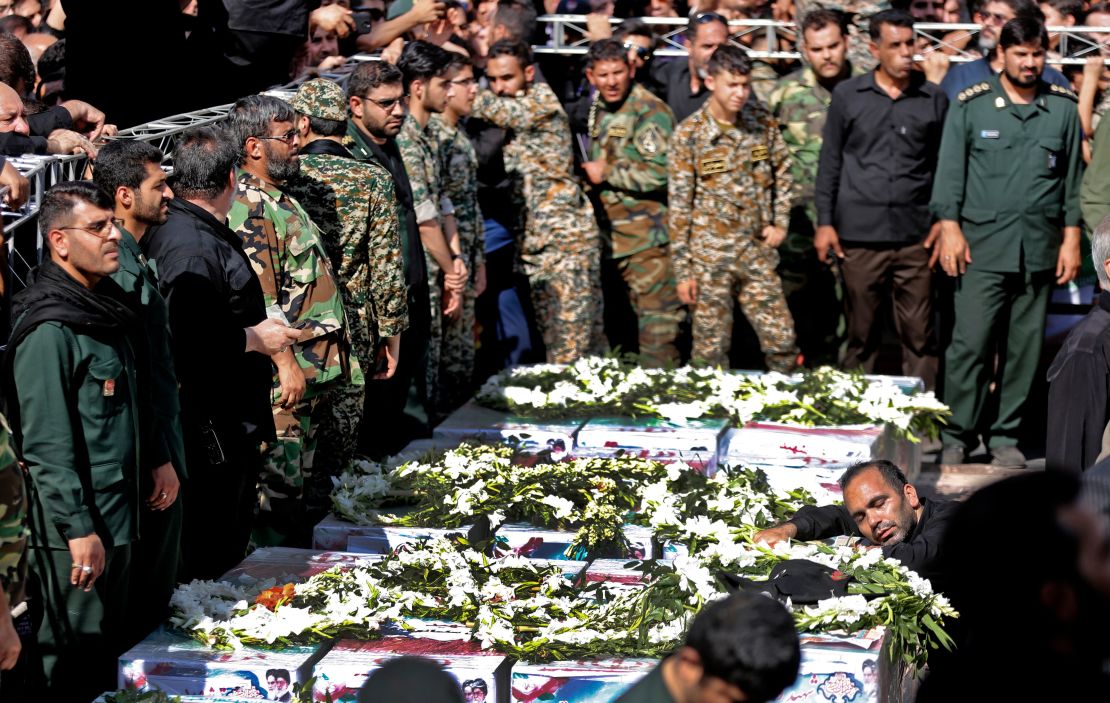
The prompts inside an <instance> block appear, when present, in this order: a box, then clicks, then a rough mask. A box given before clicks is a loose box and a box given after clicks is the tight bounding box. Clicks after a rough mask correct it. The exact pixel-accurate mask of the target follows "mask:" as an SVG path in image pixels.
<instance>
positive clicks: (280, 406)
mask: <svg viewBox="0 0 1110 703" xmlns="http://www.w3.org/2000/svg"><path fill="white" fill-rule="evenodd" d="M296 116H297V113H296V112H295V111H294V110H293V107H292V106H290V105H289V103H287V102H285V101H284V100H279V99H277V98H273V97H269V96H264V95H254V96H250V97H246V98H243V99H241V100H239V101H238V102H237V103H235V106H234V107H233V108H232V109H231V113H230V114H229V116H228V125H229V129H230V131H231V134H232V137H233V138H234V140H235V143H236V144H237V145H238V146H239V147H240V148H241V149H242V156H241V157H240V164H239V173H238V176H237V179H236V180H237V183H238V191H237V193H236V197H235V202H234V203H233V204H232V206H231V209H230V210H229V211H228V214H227V224H228V227H230V228H231V229H233V230H235V232H236V233H237V234H238V235H239V237H240V238H241V239H242V240H243V251H245V252H246V254H247V258H249V259H250V262H251V267H252V268H253V269H254V273H255V275H256V276H258V280H259V282H261V284H262V293H263V295H264V297H265V300H266V305H267V310H266V314H267V316H269V317H272V318H275V319H279V320H282V321H285V322H288V323H289V325H290V326H291V327H293V328H295V329H299V330H300V332H301V334H300V338H299V339H298V340H297V341H296V342H294V343H293V344H292V345H291V346H289V347H287V348H285V349H283V350H281V351H279V352H278V353H277V354H274V355H272V356H271V357H270V358H271V359H272V360H273V363H274V366H275V368H276V373H275V374H274V385H273V394H272V397H271V401H272V403H273V412H274V426H275V430H276V431H277V441H276V442H274V443H272V444H270V445H269V446H268V447H267V448H266V449H265V450H264V453H265V459H264V464H263V467H262V476H261V477H260V479H259V513H258V517H257V519H256V520H255V529H254V542H255V544H258V545H259V546H267V545H284V546H293V547H301V546H304V547H307V546H308V543H309V541H310V538H311V533H312V523H311V519H310V517H311V513H310V512H309V510H308V508H309V507H311V506H309V505H308V504H306V502H305V489H306V486H309V487H310V486H312V485H313V483H312V482H313V471H314V464H313V454H314V452H315V448H316V444H317V432H318V431H319V428H320V426H321V424H323V423H325V422H334V420H332V419H331V415H332V414H333V413H334V412H336V411H337V408H339V407H340V406H341V405H342V398H343V397H344V396H345V394H346V393H347V389H346V388H345V387H344V386H345V385H347V384H352V385H362V384H363V383H364V380H363V376H362V370H361V367H360V366H359V363H358V360H357V357H356V356H355V355H353V354H352V353H351V338H350V336H349V334H348V330H347V320H346V316H345V314H344V311H343V300H342V297H341V296H340V292H339V285H338V283H337V282H336V278H335V275H334V273H333V272H332V268H331V261H330V259H329V258H328V254H327V250H326V249H325V248H324V243H323V241H322V239H321V237H320V230H319V228H317V226H316V225H315V224H314V223H313V222H312V220H311V219H310V218H309V216H308V214H307V213H306V212H305V211H304V208H303V207H301V204H300V203H299V202H297V200H296V199H294V198H293V197H291V196H290V195H289V193H288V188H289V185H288V183H289V181H291V180H292V179H293V178H294V177H295V176H297V175H298V173H300V161H299V158H298V151H299V149H300V133H299V132H298V131H297V127H296V125H295V122H296Z"/></svg>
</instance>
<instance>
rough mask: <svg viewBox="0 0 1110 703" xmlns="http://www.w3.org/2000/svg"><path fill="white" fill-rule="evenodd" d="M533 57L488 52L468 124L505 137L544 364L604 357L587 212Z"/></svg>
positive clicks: (560, 116) (511, 47) (513, 51)
mask: <svg viewBox="0 0 1110 703" xmlns="http://www.w3.org/2000/svg"><path fill="white" fill-rule="evenodd" d="M534 74H535V68H534V67H533V65H532V50H531V49H530V48H529V47H528V45H527V44H525V43H523V42H519V41H508V40H502V41H499V42H497V43H495V44H494V45H493V46H491V47H490V50H489V56H488V59H487V63H486V75H487V76H488V78H489V81H490V87H491V88H492V90H493V92H490V91H488V90H482V91H479V92H478V97H477V99H476V100H475V101H474V109H473V111H472V113H471V115H472V116H473V117H477V118H480V119H484V120H486V121H487V122H490V123H492V124H495V125H497V126H498V127H501V128H502V129H508V130H512V134H511V136H510V138H509V141H508V143H507V144H506V145H505V166H506V169H507V170H508V171H509V172H510V174H511V175H512V176H513V177H514V178H515V179H517V183H518V184H519V185H520V186H521V187H522V189H523V198H524V202H525V210H526V212H525V217H526V222H525V226H524V228H525V232H524V241H523V242H522V243H521V248H520V259H521V262H522V264H523V268H524V274H525V275H526V276H528V282H529V284H530V285H531V287H532V304H533V306H534V307H535V310H536V324H537V326H538V327H539V329H540V333H541V334H542V335H543V341H544V344H545V345H546V346H547V360H548V361H549V362H551V363H571V362H573V361H574V360H576V359H578V358H580V357H583V356H587V355H589V354H596V353H600V352H603V351H604V348H605V341H604V338H603V336H602V316H601V275H600V266H601V261H600V254H599V251H598V245H599V241H598V240H599V235H598V231H597V223H596V222H595V221H594V217H593V207H591V205H590V201H589V200H587V199H586V196H585V194H583V192H582V189H581V188H580V187H579V185H578V181H576V180H575V178H574V175H573V173H572V171H571V169H572V168H573V161H574V158H573V154H572V153H571V136H570V124H569V123H568V120H567V114H566V113H565V112H563V108H562V106H561V105H560V104H559V100H558V98H556V97H555V93H553V92H551V88H549V87H548V86H547V85H546V84H544V83H533V78H534Z"/></svg>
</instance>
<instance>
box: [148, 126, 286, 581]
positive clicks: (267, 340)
mask: <svg viewBox="0 0 1110 703" xmlns="http://www.w3.org/2000/svg"><path fill="white" fill-rule="evenodd" d="M238 157H239V154H238V148H237V147H236V146H235V145H234V144H233V142H232V140H231V137H230V135H228V134H226V133H225V132H223V131H221V130H216V129H214V128H211V127H198V128H196V129H193V130H189V131H187V132H185V133H183V134H182V135H180V136H179V137H178V138H177V140H176V143H175V145H174V175H173V178H172V181H171V182H172V185H173V190H174V196H175V197H174V199H173V200H171V201H170V202H169V212H168V215H167V217H166V221H165V223H164V224H160V225H154V226H152V227H150V229H149V230H148V231H147V233H146V235H145V236H144V237H143V238H142V239H141V240H140V242H139V245H140V246H141V247H142V249H143V252H144V253H145V254H146V255H147V256H148V257H150V259H151V260H152V261H154V262H155V265H156V266H157V268H158V279H159V288H160V290H161V292H162V295H163V296H165V299H166V305H167V307H168V310H169V325H170V330H171V331H172V333H173V334H172V338H171V341H172V344H173V355H174V368H175V370H176V372H177V378H178V381H179V382H180V398H181V425H182V430H183V434H184V446H185V456H186V459H187V462H188V467H189V479H188V481H186V482H185V484H184V487H183V493H184V499H185V505H186V506H187V507H186V510H185V515H184V522H183V525H182V531H181V555H182V574H181V577H182V580H183V581H190V580H192V579H216V578H219V577H220V576H221V575H222V574H223V573H225V572H226V571H227V570H228V569H230V568H231V567H233V566H235V565H236V564H238V563H239V562H240V561H242V559H243V556H244V554H245V553H246V550H247V543H248V542H249V540H250V531H251V526H252V524H253V522H254V508H255V503H257V493H256V491H255V484H256V482H257V481H258V479H259V476H260V475H261V471H262V454H261V452H260V450H259V445H260V444H261V443H262V442H263V441H268V442H272V441H273V440H274V439H275V437H274V421H273V413H272V412H271V409H270V385H271V378H272V372H271V368H270V359H269V356H270V355H271V354H277V353H278V352H279V351H280V350H281V349H283V348H284V347H286V346H288V345H290V344H292V343H293V342H295V341H296V340H297V339H298V338H299V336H300V332H299V331H298V330H294V329H291V328H290V327H289V326H288V324H287V323H286V322H285V321H284V320H282V321H278V320H271V319H267V318H266V303H265V300H264V298H263V295H262V286H261V284H260V283H259V281H258V277H257V276H255V274H254V270H253V269H252V268H251V263H250V261H249V260H248V259H247V255H246V254H245V253H244V252H243V244H242V241H241V240H240V239H239V236H238V235H237V234H235V233H234V232H233V231H231V230H230V229H229V228H228V227H227V225H226V224H225V221H226V219H227V211H228V210H229V209H230V208H231V203H232V200H233V199H234V197H235V193H236V185H235V170H236V162H237V161H238ZM213 359H216V360H218V363H212V360H213ZM213 515H219V520H213V519H212V516H213Z"/></svg>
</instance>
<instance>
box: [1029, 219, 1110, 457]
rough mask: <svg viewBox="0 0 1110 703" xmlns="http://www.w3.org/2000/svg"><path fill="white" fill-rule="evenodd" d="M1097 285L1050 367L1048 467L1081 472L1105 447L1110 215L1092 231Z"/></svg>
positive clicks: (1109, 407) (1109, 405)
mask: <svg viewBox="0 0 1110 703" xmlns="http://www.w3.org/2000/svg"><path fill="white" fill-rule="evenodd" d="M1091 261H1092V263H1093V264H1094V267H1095V273H1096V274H1097V275H1098V282H1099V288H1101V289H1102V290H1101V291H1100V292H1099V294H1098V298H1097V299H1096V301H1095V306H1094V308H1093V309H1092V310H1091V311H1090V312H1088V313H1087V315H1086V317H1084V318H1083V319H1082V320H1080V322H1079V323H1078V324H1076V325H1075V327H1072V328H1071V331H1070V332H1068V337H1067V339H1065V340H1064V345H1063V346H1062V347H1061V348H1060V351H1059V352H1058V353H1057V354H1056V359H1055V360H1053V362H1052V365H1051V366H1050V367H1049V368H1048V384H1049V386H1048V432H1047V433H1046V435H1045V461H1044V463H1045V469H1046V470H1048V471H1066V472H1068V473H1073V474H1079V473H1080V472H1083V471H1086V470H1087V469H1089V468H1091V466H1092V465H1093V464H1094V463H1095V461H1096V460H1097V459H1098V458H1099V456H1100V455H1101V454H1102V453H1103V452H1104V451H1105V447H1104V445H1105V443H1106V442H1105V439H1106V434H1105V433H1106V427H1107V424H1108V423H1110V217H1108V218H1105V219H1103V221H1102V222H1100V223H1099V224H1098V226H1097V227H1095V229H1094V231H1093V232H1091Z"/></svg>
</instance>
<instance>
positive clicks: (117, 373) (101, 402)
mask: <svg viewBox="0 0 1110 703" xmlns="http://www.w3.org/2000/svg"><path fill="white" fill-rule="evenodd" d="M128 393H129V389H128V388H127V376H126V374H124V372H123V363H122V362H121V361H120V360H119V359H117V358H115V357H111V358H107V359H97V360H96V361H93V362H92V363H91V364H90V365H89V376H88V379H87V380H86V382H85V389H84V393H83V395H84V396H85V402H86V403H87V406H86V407H87V408H88V412H89V414H90V415H92V416H93V417H95V418H100V419H107V418H111V417H115V416H116V415H119V414H120V413H121V412H122V411H123V408H124V407H125V406H126V405H127V399H128V395H127V394H128Z"/></svg>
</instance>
